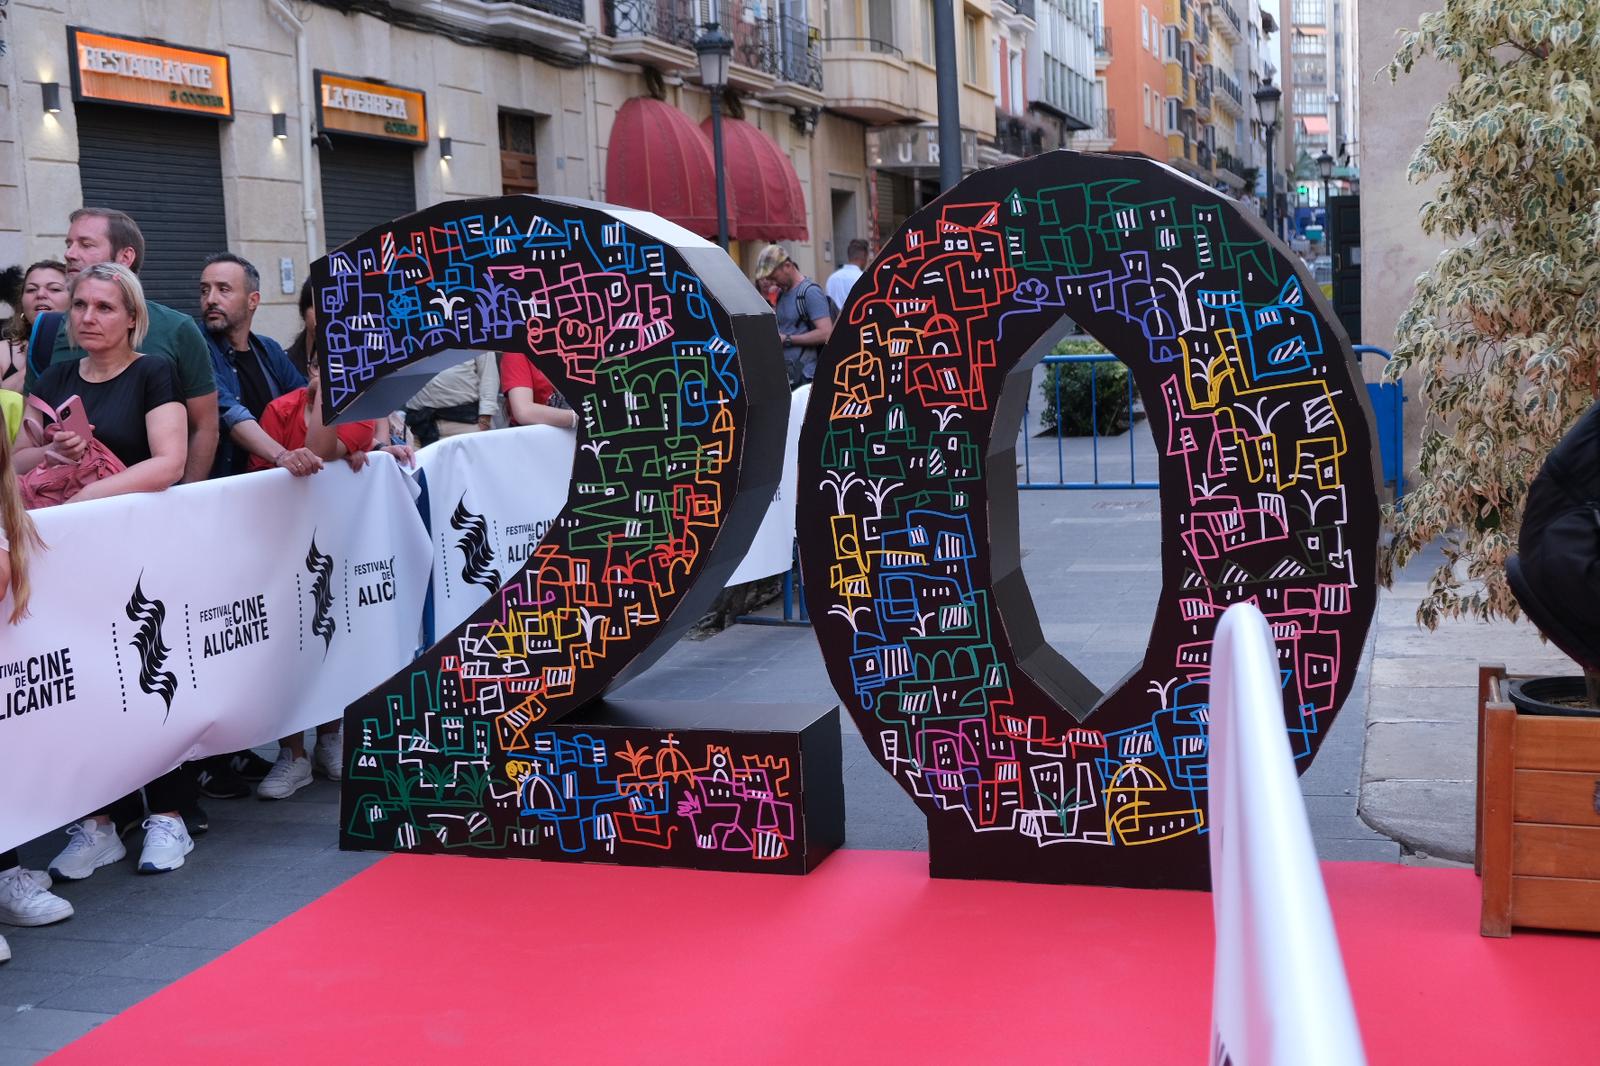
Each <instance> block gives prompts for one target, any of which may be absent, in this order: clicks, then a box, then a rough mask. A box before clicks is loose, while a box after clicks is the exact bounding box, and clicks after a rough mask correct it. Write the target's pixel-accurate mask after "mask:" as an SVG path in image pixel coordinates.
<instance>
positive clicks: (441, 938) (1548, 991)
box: [50, 851, 1600, 1066]
mask: <svg viewBox="0 0 1600 1066" xmlns="http://www.w3.org/2000/svg"><path fill="white" fill-rule="evenodd" d="M926 864H927V858H926V856H925V855H922V854H911V853H901V852H871V851H841V852H838V853H837V854H835V855H834V856H833V857H832V858H830V859H828V860H827V861H826V862H824V863H823V864H822V866H821V868H819V869H818V870H817V871H816V872H815V873H813V874H811V875H810V876H809V877H803V878H800V877H795V878H790V877H764V876H750V875H741V874H718V873H700V872H694V871H687V870H644V869H628V868H623V867H602V866H578V865H566V864H562V863H548V864H545V863H537V862H522V861H515V860H505V861H492V860H483V859H467V858H459V859H458V858H452V857H442V856H392V857H390V858H387V859H385V860H383V861H382V862H380V863H378V864H377V865H376V866H374V867H373V868H372V869H370V870H368V871H367V872H365V873H363V874H361V875H360V876H358V877H356V878H355V879H354V880H352V881H350V882H348V883H347V884H345V885H344V886H343V887H341V888H339V889H337V890H336V891H334V892H332V893H330V894H329V895H327V896H326V897H324V898H323V899H321V900H319V901H318V902H316V903H314V904H312V905H311V906H309V907H307V908H306V909H304V910H302V911H300V912H299V913H297V914H295V915H293V916H291V917H290V918H288V919H286V920H285V921H283V922H281V923H279V924H278V925H276V926H274V927H273V928H272V929H269V930H268V931H267V932H265V933H263V934H261V935H260V936H258V937H256V938H254V939H253V940H251V941H249V942H247V943H245V944H243V945H241V946H240V947H238V948H237V949H235V950H233V951H231V952H229V953H228V954H227V955H225V956H223V957H222V958H220V959H218V960H217V961H215V962H213V963H211V964H210V965H209V966H206V967H205V968H204V969H201V970H199V971H197V972H195V973H193V974H191V975H190V976H189V977H187V978H185V979H184V980H182V981H179V982H177V983H176V984H174V985H172V986H171V987H169V988H167V989H165V990H164V991H162V992H160V993H158V994H157V995H155V996H152V997H151V998H150V999H148V1000H145V1001H144V1002H143V1003H140V1004H139V1005H138V1006H135V1007H134V1008H132V1009H131V1010H128V1011H127V1012H125V1013H123V1014H121V1015H119V1016H118V1017H117V1018H115V1019H113V1020H112V1021H110V1022H107V1023H106V1024H105V1025H103V1026H101V1027H100V1028H99V1029H97V1030H95V1031H94V1032H92V1033H90V1034H89V1035H88V1036H86V1037H84V1038H83V1039H82V1040H79V1041H78V1042H77V1043H75V1044H73V1045H71V1046H70V1047H68V1048H66V1049H65V1050H64V1051H62V1052H61V1053H59V1054H58V1055H57V1056H55V1057H54V1058H52V1059H51V1060H50V1061H51V1062H52V1063H76V1062H81V1063H95V1064H100V1063H107V1062H115V1063H119V1064H120V1063H142V1062H150V1063H169V1062H175V1061H176V1062H194V1061H205V1062H226V1063H229V1064H230V1066H236V1064H245V1063H256V1062H260V1063H272V1064H274V1066H281V1064H282V1063H284V1062H294V1063H323V1062H326V1063H352V1062H363V1063H365V1062H388V1063H411V1062H423V1061H443V1062H455V1061H466V1060H468V1059H469V1058H470V1059H471V1060H472V1061H477V1062H495V1061H504V1062H518V1063H566V1062H571V1063H584V1064H587V1063H601V1062H636V1063H652V1064H661V1066H666V1064H675V1063H691V1062H692V1063H740V1064H742V1066H749V1064H766V1063H780V1062H782V1063H835V1062H875V1063H885V1062H888V1063H895V1062H919V1063H945V1062H965V1063H973V1064H987V1063H995V1062H1015V1063H1046V1062H1051V1063H1054V1062H1074V1063H1119V1064H1122V1063H1133V1064H1168V1063H1172V1064H1185V1063H1196V1064H1199V1063H1204V1062H1205V1061H1206V1050H1207V1037H1208V1032H1209V1025H1210V993H1211V978H1210V972H1211V900H1210V897H1209V896H1206V895H1203V894H1198V893H1179V892H1167V893H1163V892H1135V891H1128V890H1120V889H1103V888H1052V887H1047V886H1039V885H1014V884H1000V883H993V882H957V881H930V880H928V878H927V876H926ZM1324 869H1325V871H1326V876H1327V882H1328V888H1329V893H1330V895H1331V896H1332V899H1333V905H1334V912H1335V917H1336V919H1337V921H1338V925H1339V931H1340V935H1341V937H1342V938H1343V942H1344V950H1345V959H1346V965H1347V967H1348V968H1349V971H1350V977H1351V981H1352V983H1353V985H1354V988H1355V999H1356V1008H1357V1011H1358V1012H1359V1014H1360V1018H1361V1024H1362V1030H1363V1033H1364V1035H1365V1037H1366V1042H1367V1052H1368V1056H1369V1059H1370V1061H1371V1063H1372V1064H1373V1066H1381V1064H1391V1063H1392V1064H1396V1066H1399V1064H1405V1066H1417V1064H1427V1063H1449V1064H1451V1066H1461V1064H1468V1063H1496V1064H1503V1063H1524V1062H1527V1063H1539V1064H1540V1066H1555V1064H1561V1063H1592V1062H1595V1061H1597V1060H1600V1007H1597V1006H1596V1002H1595V993H1596V990H1597V985H1596V980H1597V978H1596V974H1597V973H1600V938H1595V937H1581V936H1557V935H1540V934H1535V933H1520V932H1519V933H1518V934H1517V935H1516V936H1515V937H1513V938H1512V939H1510V940H1485V939H1483V938H1481V937H1479V936H1478V935H1477V925H1478V905H1477V881H1476V880H1475V879H1474V878H1473V877H1472V876H1471V875H1470V874H1469V873H1466V872H1463V871H1456V870H1424V869H1412V868H1404V867H1399V866H1387V865H1377V864H1369V863H1332V864H1328V865H1327V866H1325V867H1324Z"/></svg>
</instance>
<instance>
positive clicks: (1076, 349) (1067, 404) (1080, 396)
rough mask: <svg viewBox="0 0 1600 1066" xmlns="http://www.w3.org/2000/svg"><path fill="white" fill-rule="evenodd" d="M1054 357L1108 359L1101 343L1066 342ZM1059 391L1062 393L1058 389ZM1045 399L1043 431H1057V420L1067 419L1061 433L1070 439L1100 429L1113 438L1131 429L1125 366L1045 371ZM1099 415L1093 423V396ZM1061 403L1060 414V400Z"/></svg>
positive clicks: (1060, 365) (1071, 366)
mask: <svg viewBox="0 0 1600 1066" xmlns="http://www.w3.org/2000/svg"><path fill="white" fill-rule="evenodd" d="M1051 354H1052V355H1097V354H1098V355H1104V354H1105V347H1104V346H1103V345H1101V344H1100V342H1099V341H1092V340H1065V341H1062V342H1060V343H1059V344H1057V345H1056V346H1055V347H1054V348H1052V349H1051ZM1058 387H1059V390H1060V391H1059V393H1058V392H1057V389H1058ZM1039 391H1040V393H1041V394H1043V397H1044V415H1043V419H1042V421H1041V424H1040V427H1041V428H1042V429H1045V430H1048V431H1050V432H1052V433H1053V432H1055V430H1056V420H1057V419H1058V418H1061V417H1065V419H1066V424H1065V425H1064V426H1063V427H1062V429H1061V433H1062V435H1064V436H1068V437H1087V436H1090V435H1091V434H1093V433H1094V431H1095V429H1099V431H1100V435H1101V436H1112V435H1114V434H1117V433H1121V432H1123V431H1124V430H1126V429H1127V428H1128V425H1129V423H1130V422H1131V421H1132V414H1131V412H1130V411H1129V405H1128V368H1127V367H1126V366H1124V365H1123V364H1122V363H1121V362H1118V361H1112V362H1107V363H1054V364H1051V365H1049V366H1046V367H1045V368H1044V380H1043V381H1042V382H1041V383H1040V385H1039ZM1091 393H1092V394H1093V397H1094V407H1095V410H1096V412H1097V414H1096V415H1095V416H1094V417H1093V418H1092V419H1091V416H1090V413H1089V408H1090V396H1091ZM1058 398H1059V399H1060V401H1061V403H1060V410H1059V411H1058V410H1057V406H1056V400H1057V399H1058Z"/></svg>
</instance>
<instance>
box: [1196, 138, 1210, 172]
mask: <svg viewBox="0 0 1600 1066" xmlns="http://www.w3.org/2000/svg"><path fill="white" fill-rule="evenodd" d="M1194 163H1195V166H1197V167H1199V168H1200V170H1201V171H1202V172H1203V173H1206V174H1209V173H1211V163H1212V155H1211V149H1210V148H1208V147H1206V146H1205V145H1203V144H1201V145H1197V146H1196V147H1195V150H1194Z"/></svg>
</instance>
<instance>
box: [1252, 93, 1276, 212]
mask: <svg viewBox="0 0 1600 1066" xmlns="http://www.w3.org/2000/svg"><path fill="white" fill-rule="evenodd" d="M1255 97H1256V108H1257V110H1259V111H1260V112H1261V124H1262V125H1264V126H1266V127H1267V228H1268V229H1270V230H1271V231H1272V235H1273V236H1274V237H1276V236H1277V235H1278V171H1277V168H1276V167H1275V166H1274V165H1273V162H1272V148H1273V144H1272V142H1273V141H1274V140H1276V139H1277V136H1278V105H1279V104H1280V103H1281V102H1282V101H1283V90H1282V89H1280V88H1278V87H1277V86H1276V85H1274V84H1272V79H1271V78H1268V79H1266V80H1265V81H1264V82H1262V83H1261V88H1259V89H1257V90H1256V92H1255Z"/></svg>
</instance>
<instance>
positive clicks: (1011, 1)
mask: <svg viewBox="0 0 1600 1066" xmlns="http://www.w3.org/2000/svg"><path fill="white" fill-rule="evenodd" d="M1004 3H1005V4H1006V5H1007V6H1009V7H1010V8H1011V9H1012V10H1013V11H1015V12H1016V13H1017V14H1019V15H1021V16H1022V17H1023V18H1030V19H1031V18H1035V17H1036V16H1035V14H1034V10H1035V9H1034V0H1004Z"/></svg>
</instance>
